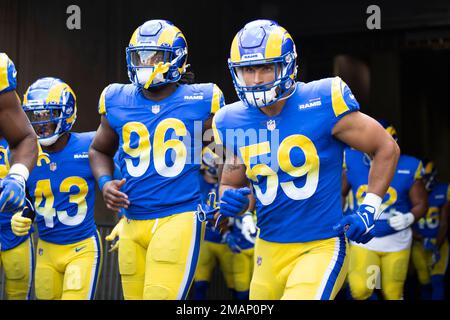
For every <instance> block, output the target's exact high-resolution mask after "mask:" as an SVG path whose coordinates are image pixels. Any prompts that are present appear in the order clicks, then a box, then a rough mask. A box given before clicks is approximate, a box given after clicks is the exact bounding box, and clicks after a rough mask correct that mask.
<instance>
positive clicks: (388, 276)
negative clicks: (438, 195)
mask: <svg viewBox="0 0 450 320" xmlns="http://www.w3.org/2000/svg"><path fill="white" fill-rule="evenodd" d="M380 123H381V124H382V125H383V127H384V128H385V129H386V132H388V133H390V134H391V135H392V137H393V138H394V139H395V140H397V133H396V130H395V128H394V127H393V126H392V125H391V124H389V123H388V122H386V121H380ZM345 165H346V176H345V179H344V182H343V184H344V188H343V189H344V190H346V191H347V192H348V191H349V190H350V188H351V192H353V197H354V199H356V201H357V203H358V204H361V203H362V201H363V199H364V196H365V195H366V193H367V192H368V191H367V190H368V177H369V172H370V170H371V168H372V167H373V165H374V163H373V161H372V159H371V157H370V156H369V155H367V154H364V153H363V152H360V151H357V150H354V149H346V151H345ZM422 171H423V167H422V162H421V161H420V160H419V159H417V158H414V157H411V156H408V155H403V154H402V155H401V156H400V159H399V161H398V164H397V167H396V171H395V175H394V178H393V179H392V181H391V183H390V185H389V188H388V190H387V193H386V195H385V196H384V198H383V203H382V204H381V207H380V211H381V215H380V217H379V220H377V221H376V222H375V228H374V229H375V238H373V239H372V240H371V241H369V242H367V243H365V244H361V243H356V242H352V246H351V253H350V263H349V274H348V281H349V285H350V291H351V294H352V297H353V298H354V299H356V300H365V299H368V298H369V297H371V295H372V293H373V290H374V289H375V288H376V287H377V285H378V288H379V285H381V292H382V294H383V296H384V298H385V299H386V300H400V299H402V298H403V287H404V282H405V280H406V276H407V271H408V265H409V256H410V248H411V242H412V230H411V226H412V224H413V223H414V221H417V220H418V219H419V218H420V217H421V216H422V215H424V214H425V212H426V210H427V195H426V191H425V187H424V184H423V181H422V173H423V172H422ZM345 185H346V186H347V187H345ZM343 194H344V195H345V194H346V192H345V191H344V192H343ZM379 277H381V278H379ZM379 280H381V283H380V281H379Z"/></svg>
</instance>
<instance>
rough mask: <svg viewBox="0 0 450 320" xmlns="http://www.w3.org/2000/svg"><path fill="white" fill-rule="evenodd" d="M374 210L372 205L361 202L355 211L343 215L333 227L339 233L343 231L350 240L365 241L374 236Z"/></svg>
mask: <svg viewBox="0 0 450 320" xmlns="http://www.w3.org/2000/svg"><path fill="white" fill-rule="evenodd" d="M375 211H376V210H375V208H374V207H373V206H370V205H367V204H362V205H360V206H359V208H358V210H356V213H354V214H350V215H348V216H345V217H343V218H342V219H341V221H339V223H338V224H336V225H335V226H334V227H333V229H334V230H335V231H337V232H338V233H340V234H341V233H345V234H346V236H347V238H349V239H350V240H352V241H355V242H357V243H367V242H369V241H370V240H371V239H372V238H373V237H374V236H375V232H374V227H375V224H374V215H375Z"/></svg>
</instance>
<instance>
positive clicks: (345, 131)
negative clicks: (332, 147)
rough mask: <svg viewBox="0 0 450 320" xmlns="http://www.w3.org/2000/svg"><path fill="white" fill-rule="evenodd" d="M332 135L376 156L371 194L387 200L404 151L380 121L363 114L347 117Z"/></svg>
mask: <svg viewBox="0 0 450 320" xmlns="http://www.w3.org/2000/svg"><path fill="white" fill-rule="evenodd" d="M332 134H333V136H334V137H335V138H337V139H339V140H341V141H342V142H344V143H346V144H347V145H349V146H351V147H353V148H355V149H358V150H360V151H362V152H365V153H368V154H370V155H371V156H372V157H373V162H372V165H371V168H370V172H369V184H368V189H367V192H368V193H374V194H376V195H378V196H379V197H381V198H383V197H384V194H385V193H386V191H387V189H388V187H389V184H390V182H391V180H392V177H393V176H394V173H395V168H396V167H397V162H398V159H399V157H400V148H399V147H398V145H397V143H396V142H395V140H394V139H393V138H392V137H391V136H390V135H389V134H388V133H387V132H386V130H384V129H383V127H382V126H381V125H379V124H378V122H377V121H376V120H374V119H372V118H371V117H369V116H367V115H365V114H363V113H361V112H352V113H349V114H348V115H346V116H344V117H343V118H342V119H341V120H339V122H338V123H337V124H336V125H335V126H334V128H333V131H332Z"/></svg>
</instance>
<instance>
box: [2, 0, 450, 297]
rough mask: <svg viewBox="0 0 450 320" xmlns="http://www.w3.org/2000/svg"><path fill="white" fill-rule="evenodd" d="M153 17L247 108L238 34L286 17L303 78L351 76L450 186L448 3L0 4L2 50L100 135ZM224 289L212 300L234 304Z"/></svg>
mask: <svg viewBox="0 0 450 320" xmlns="http://www.w3.org/2000/svg"><path fill="white" fill-rule="evenodd" d="M371 4H376V5H378V6H379V7H380V9H381V29H380V30H369V29H368V28H367V26H366V20H367V19H368V18H369V16H370V14H368V13H366V10H367V7H368V6H369V5H371ZM70 5H77V6H79V8H80V9H81V29H80V30H69V29H68V28H67V26H66V21H67V19H68V18H69V17H70V15H71V14H70V13H69V14H68V13H66V10H67V8H68V7H69V6H70ZM155 18H161V19H168V20H170V21H172V22H173V23H174V24H175V25H176V26H178V27H179V28H180V29H181V30H182V31H183V33H184V35H185V36H186V39H187V41H188V46H189V57H188V63H189V64H191V71H193V72H194V73H195V75H196V81H197V82H214V83H216V84H218V85H219V87H220V88H221V89H222V90H223V92H224V94H225V99H226V101H227V102H233V101H235V100H237V96H236V93H235V91H234V88H233V85H232V81H231V76H230V73H229V70H228V67H227V59H228V55H229V48H230V45H231V41H232V39H233V37H234V35H235V34H236V33H237V31H239V29H240V28H241V27H243V25H244V24H245V23H246V22H248V21H250V20H253V19H257V18H269V19H274V20H276V21H277V22H278V23H279V24H280V25H282V26H284V27H285V28H286V29H287V30H288V31H289V33H290V34H291V35H292V36H293V38H294V41H295V43H296V46H297V52H298V62H299V73H298V79H299V81H303V82H308V81H312V80H316V79H320V78H324V77H331V76H334V75H339V76H341V77H342V78H343V79H344V80H345V81H346V82H347V84H348V85H349V86H350V88H351V89H352V91H353V93H354V94H355V96H356V98H357V99H358V101H359V102H360V104H361V110H362V111H363V112H365V113H367V114H369V115H371V116H373V117H375V118H384V119H386V120H389V121H391V122H392V123H393V124H394V126H395V127H396V128H397V131H398V135H399V145H400V147H401V149H402V152H403V153H406V154H410V155H413V156H416V157H419V158H424V157H426V158H430V159H433V160H434V161H435V163H436V164H437V168H438V172H439V173H438V179H439V180H441V181H446V182H449V181H450V170H449V163H450V141H449V138H450V134H449V130H450V125H449V123H450V121H449V120H450V99H449V92H450V2H449V1H448V0H447V1H444V0H442V1H430V0H428V1H420V2H419V1H395V2H394V1H376V2H369V1H345V4H344V2H342V1H268V0H262V1H256V0H247V1H209V0H203V1H184V2H179V1H177V2H173V1H164V0H153V1H135V0H128V1H121V0H90V1H87V0H70V1H69V0H59V1H56V0H55V1H47V0H40V1H32V0H0V51H1V52H6V53H7V54H8V55H9V57H10V58H11V59H12V60H13V61H14V63H15V65H16V68H17V70H18V88H17V92H18V93H19V95H20V96H22V95H23V93H24V92H25V90H26V88H27V87H28V86H29V85H30V84H31V83H32V82H34V81H35V80H36V79H38V78H40V77H44V76H54V77H59V78H61V79H63V80H64V81H66V82H67V83H68V84H69V85H70V86H71V87H72V89H73V90H74V91H75V93H76V95H77V98H78V118H77V123H76V124H75V126H74V129H73V130H74V131H90V130H96V129H97V127H98V124H99V120H100V117H99V116H98V114H97V103H98V98H99V96H100V93H101V92H102V90H103V88H104V87H105V86H107V85H108V84H109V83H112V82H119V83H126V82H129V80H128V76H127V70H126V61H125V47H126V46H127V45H128V42H129V39H130V37H131V35H132V33H133V31H134V30H135V29H136V28H137V27H138V26H139V25H141V24H142V23H143V22H145V21H146V20H150V19H155ZM99 199H100V198H99ZM97 202H98V204H97V208H96V221H97V222H98V223H99V225H101V226H104V227H105V228H109V227H110V226H111V225H113V224H114V222H115V217H114V216H113V215H112V214H111V213H110V212H107V210H106V209H105V207H104V206H103V203H102V201H101V200H99V201H97ZM105 232H106V231H105ZM108 259H112V258H111V256H108ZM113 260H114V259H113ZM113 260H112V261H113ZM114 261H115V260H114ZM111 268H113V267H111ZM111 270H112V269H111ZM116 271H117V270H115V271H110V272H116ZM104 276H105V273H104ZM216 276H217V274H216ZM105 290H107V289H105ZM108 290H109V289H108ZM114 290H116V289H114ZM117 290H118V289H117ZM217 290H219V291H217V292H216V291H214V292H215V293H214V292H213V293H212V294H213V295H214V297H216V298H220V297H226V296H224V295H223V291H220V290H222V289H220V288H219V289H217Z"/></svg>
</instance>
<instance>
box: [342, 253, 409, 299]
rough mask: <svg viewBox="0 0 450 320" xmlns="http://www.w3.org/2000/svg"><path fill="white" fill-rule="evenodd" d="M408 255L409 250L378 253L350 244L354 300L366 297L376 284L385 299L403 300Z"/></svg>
mask: <svg viewBox="0 0 450 320" xmlns="http://www.w3.org/2000/svg"><path fill="white" fill-rule="evenodd" d="M409 254H410V249H406V250H402V251H398V252H378V251H372V250H368V249H366V248H363V247H360V246H357V245H352V248H351V253H350V266H349V271H348V282H349V285H350V291H351V294H352V297H353V298H354V299H356V300H365V299H368V298H369V297H370V296H371V295H372V293H373V290H374V289H375V288H377V285H378V288H380V287H381V291H382V293H383V296H384V298H385V299H386V300H401V299H403V286H404V283H405V280H406V275H407V272H408V263H409ZM380 273H381V283H380V281H379V280H380Z"/></svg>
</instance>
